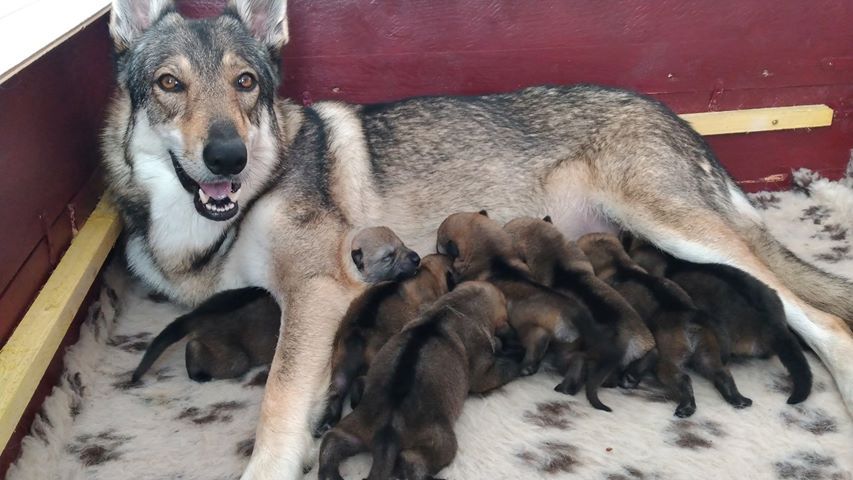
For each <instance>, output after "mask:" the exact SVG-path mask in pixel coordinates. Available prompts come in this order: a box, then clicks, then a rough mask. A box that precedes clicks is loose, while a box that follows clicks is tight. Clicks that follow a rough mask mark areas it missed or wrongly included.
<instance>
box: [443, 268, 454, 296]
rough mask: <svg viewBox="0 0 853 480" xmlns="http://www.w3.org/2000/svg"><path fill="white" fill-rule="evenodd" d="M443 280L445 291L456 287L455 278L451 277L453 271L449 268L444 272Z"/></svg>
mask: <svg viewBox="0 0 853 480" xmlns="http://www.w3.org/2000/svg"><path fill="white" fill-rule="evenodd" d="M444 281H445V282H447V291H448V292H451V291H453V289H454V288H456V280H455V279H454V278H453V272H451V271H450V270H448V271H446V272H444Z"/></svg>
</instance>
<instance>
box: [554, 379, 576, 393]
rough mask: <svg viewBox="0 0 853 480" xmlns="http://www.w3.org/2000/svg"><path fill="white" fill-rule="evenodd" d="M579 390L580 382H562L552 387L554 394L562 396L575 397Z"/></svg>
mask: <svg viewBox="0 0 853 480" xmlns="http://www.w3.org/2000/svg"><path fill="white" fill-rule="evenodd" d="M580 389H581V384H580V382H573V381H566V380H563V381H562V382H560V383H559V384H558V385H557V386H556V387H554V391H555V392H560V393H562V394H564V395H576V394H577V393H578V392H579V391H580Z"/></svg>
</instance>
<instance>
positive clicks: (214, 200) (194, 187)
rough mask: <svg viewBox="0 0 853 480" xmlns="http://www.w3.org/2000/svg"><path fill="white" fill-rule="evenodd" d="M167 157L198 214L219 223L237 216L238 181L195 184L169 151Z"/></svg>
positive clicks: (238, 207) (239, 186) (239, 185)
mask: <svg viewBox="0 0 853 480" xmlns="http://www.w3.org/2000/svg"><path fill="white" fill-rule="evenodd" d="M169 155H170V156H171V157H172V166H173V167H174V168H175V174H176V175H177V176H178V181H180V182H181V185H182V186H183V187H184V189H185V190H186V191H187V192H189V193H190V194H191V195H192V196H193V203H194V204H195V209H196V211H198V213H200V214H201V215H202V216H203V217H205V218H207V219H210V220H214V221H220V222H221V221H225V220H229V219H231V218H234V216H235V215H237V212H238V211H239V209H240V205H239V204H238V203H237V200H238V199H239V197H240V188H241V184H240V182H239V181H236V180H223V181H219V182H196V181H195V180H193V179H192V178H191V177H190V176H189V175H187V172H185V171H184V169H183V167H181V164H180V162H178V159H177V158H176V157H175V154H174V153H172V152H171V151H170V152H169Z"/></svg>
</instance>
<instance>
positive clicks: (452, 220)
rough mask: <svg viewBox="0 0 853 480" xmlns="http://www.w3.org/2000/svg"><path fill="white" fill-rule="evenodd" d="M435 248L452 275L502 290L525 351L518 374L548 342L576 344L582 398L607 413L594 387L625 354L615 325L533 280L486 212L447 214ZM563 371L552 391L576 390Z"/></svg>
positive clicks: (533, 364) (535, 365)
mask: <svg viewBox="0 0 853 480" xmlns="http://www.w3.org/2000/svg"><path fill="white" fill-rule="evenodd" d="M436 247H437V249H438V250H439V251H440V252H442V253H445V254H447V255H449V256H450V257H451V258H452V259H453V273H454V276H455V278H456V279H458V280H463V281H464V280H485V281H488V282H490V283H492V284H493V285H495V286H496V287H497V288H498V290H500V291H501V293H503V294H504V296H505V297H506V299H507V310H508V312H509V323H510V325H512V327H513V329H515V331H516V332H517V333H518V337H519V339H520V340H521V344H522V345H523V347H524V350H525V354H524V359H523V360H522V370H521V373H522V375H531V374H533V373H535V372H536V371H537V370H538V369H539V365H540V363H541V362H542V360H543V359H544V358H545V355H546V353H547V352H548V350H549V348H552V344H554V345H555V347H556V348H558V349H561V350H563V349H566V346H567V344H571V343H575V342H576V343H577V345H576V347H578V348H580V349H582V350H583V351H584V359H583V362H584V364H585V366H586V370H587V375H586V382H585V386H586V398H587V400H589V403H590V404H591V405H592V406H594V407H595V408H597V409H599V410H605V411H608V412H609V411H610V408H609V407H608V406H607V405H605V404H604V403H602V402H601V400H600V399H599V398H598V387H599V386H601V384H602V383H603V382H604V380H605V379H606V378H608V376H609V375H611V374H612V373H614V372H615V371H616V369H617V367H618V366H619V362H620V360H621V359H623V358H625V353H624V351H623V350H622V348H624V346H623V345H619V344H617V342H616V341H615V340H616V338H615V337H616V333H617V331H616V329H615V328H611V327H609V326H605V325H601V324H598V323H597V322H596V321H595V318H594V316H593V312H592V310H591V309H590V308H589V306H588V305H587V304H586V302H584V300H583V299H582V298H581V297H580V296H578V295H576V294H575V293H574V292H573V291H570V290H569V291H562V292H559V293H558V292H557V291H555V290H553V289H551V288H548V287H546V286H544V285H541V284H538V283H536V282H534V281H533V279H532V278H531V274H530V271H529V269H528V267H527V264H525V263H524V262H523V260H522V259H521V255H520V253H519V251H518V250H517V249H516V248H515V245H514V244H513V241H512V237H511V236H510V234H509V233H507V232H506V231H505V230H504V229H503V228H501V225H500V224H499V223H498V222H496V221H495V220H492V219H491V218H489V217H488V213H487V212H486V211H485V210H481V211H480V212H479V213H471V212H459V213H454V214H452V215H450V216H449V217H447V218H446V219H445V220H444V221H443V222H441V225H440V226H439V227H438V233H437V238H436ZM561 373H564V374H565V375H566V376H565V377H564V380H563V382H562V383H560V384H559V385H557V387H556V388H555V390H557V391H559V392H562V393H567V394H571V395H574V394H575V393H577V392H578V390H579V389H580V387H581V385H582V384H581V383H580V382H579V376H578V375H576V374H574V372H572V374H569V373H570V372H569V371H564V372H561Z"/></svg>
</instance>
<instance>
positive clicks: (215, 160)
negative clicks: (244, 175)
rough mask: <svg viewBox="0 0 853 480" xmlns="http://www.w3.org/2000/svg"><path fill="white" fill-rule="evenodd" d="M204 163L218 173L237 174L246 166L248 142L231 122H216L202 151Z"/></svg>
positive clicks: (212, 171)
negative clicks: (246, 142) (245, 142)
mask: <svg viewBox="0 0 853 480" xmlns="http://www.w3.org/2000/svg"><path fill="white" fill-rule="evenodd" d="M202 157H204V164H205V165H207V168H208V170H210V171H211V173H214V174H216V175H236V174H238V173H240V172H242V171H243V168H244V167H245V166H246V144H244V143H243V139H241V138H240V135H239V134H238V133H237V129H236V128H234V124H232V123H231V122H214V123H213V125H211V126H210V130H208V132H207V144H206V145H205V146H204V151H203V152H202Z"/></svg>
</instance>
